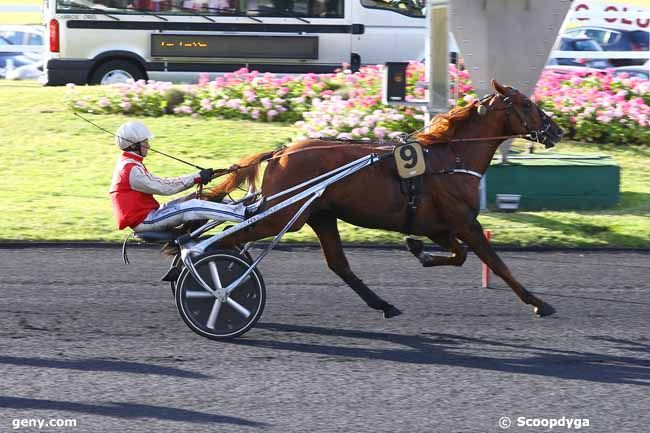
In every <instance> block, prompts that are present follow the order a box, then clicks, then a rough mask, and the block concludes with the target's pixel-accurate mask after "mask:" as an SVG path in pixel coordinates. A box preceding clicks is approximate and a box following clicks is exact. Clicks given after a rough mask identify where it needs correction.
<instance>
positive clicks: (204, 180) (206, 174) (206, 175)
mask: <svg viewBox="0 0 650 433" xmlns="http://www.w3.org/2000/svg"><path fill="white" fill-rule="evenodd" d="M199 176H201V185H207V184H208V183H210V181H211V180H212V176H214V170H213V169H211V168H206V169H205V170H201V171H200V172H199Z"/></svg>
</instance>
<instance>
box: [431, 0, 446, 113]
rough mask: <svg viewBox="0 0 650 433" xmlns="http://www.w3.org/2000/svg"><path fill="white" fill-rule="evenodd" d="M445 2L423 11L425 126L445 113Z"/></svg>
mask: <svg viewBox="0 0 650 433" xmlns="http://www.w3.org/2000/svg"><path fill="white" fill-rule="evenodd" d="M448 4H449V3H448V2H447V1H436V0H433V1H431V2H429V6H428V7H427V39H426V43H425V50H426V57H425V74H426V81H427V83H428V89H429V90H428V102H427V113H426V116H425V122H426V123H427V124H428V123H429V121H430V120H431V117H433V116H435V115H436V114H438V113H443V112H446V111H448V109H449V41H448V38H449V13H448V9H449V6H448Z"/></svg>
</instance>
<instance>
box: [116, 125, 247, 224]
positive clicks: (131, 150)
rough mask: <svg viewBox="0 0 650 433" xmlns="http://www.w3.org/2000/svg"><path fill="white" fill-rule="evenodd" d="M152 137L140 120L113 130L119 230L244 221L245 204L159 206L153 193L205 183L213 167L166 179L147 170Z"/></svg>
mask: <svg viewBox="0 0 650 433" xmlns="http://www.w3.org/2000/svg"><path fill="white" fill-rule="evenodd" d="M151 138H153V135H152V134H151V132H150V131H149V129H148V128H147V127H146V126H145V125H144V124H143V123H141V122H127V123H125V124H123V125H122V126H120V127H119V128H118V129H117V132H116V133H115V143H116V144H117V147H119V148H120V149H121V150H122V155H121V156H120V159H119V160H118V161H117V165H116V166H115V171H114V172H113V181H112V182H111V189H110V195H111V202H112V204H113V212H114V214H115V219H116V220H117V226H118V228H119V229H120V230H122V229H124V228H126V227H130V228H132V229H133V231H135V232H136V233H137V232H150V231H165V230H168V229H171V228H173V227H176V226H179V225H181V224H183V223H185V222H188V221H195V220H206V219H209V220H216V221H234V222H240V221H242V220H244V217H245V213H246V207H245V206H244V205H243V204H238V205H231V204H226V203H215V202H211V201H206V200H197V199H192V200H187V201H182V199H177V200H173V201H170V202H169V203H167V204H166V205H165V206H163V207H160V204H159V203H158V202H157V201H156V199H155V198H154V197H153V194H159V195H173V194H176V193H179V192H181V191H185V190H186V189H189V188H191V187H192V186H193V185H196V184H202V185H205V184H207V183H208V182H210V180H212V176H213V175H214V170H213V169H211V168H207V169H204V170H201V171H200V172H198V173H193V174H188V175H185V176H179V177H169V178H161V177H158V176H155V175H153V174H151V173H149V171H148V170H147V168H146V167H145V166H144V164H143V163H142V161H143V159H144V158H145V157H146V156H147V153H148V152H149V147H150V146H149V140H150V139H151Z"/></svg>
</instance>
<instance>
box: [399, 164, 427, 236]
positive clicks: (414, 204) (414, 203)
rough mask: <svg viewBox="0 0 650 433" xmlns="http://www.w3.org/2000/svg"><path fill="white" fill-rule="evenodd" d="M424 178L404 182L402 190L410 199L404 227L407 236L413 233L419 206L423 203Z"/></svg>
mask: <svg viewBox="0 0 650 433" xmlns="http://www.w3.org/2000/svg"><path fill="white" fill-rule="evenodd" d="M422 178H423V176H416V177H411V178H409V179H403V180H402V190H403V191H404V193H406V195H407V197H408V203H407V204H406V219H405V221H404V225H403V226H402V233H404V234H407V235H408V234H410V233H411V232H412V229H413V223H414V222H415V214H416V213H417V210H418V205H419V204H420V201H421V196H422Z"/></svg>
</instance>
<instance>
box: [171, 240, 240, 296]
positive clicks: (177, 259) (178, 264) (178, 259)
mask: <svg viewBox="0 0 650 433" xmlns="http://www.w3.org/2000/svg"><path fill="white" fill-rule="evenodd" d="M208 251H215V250H213V249H210V248H208ZM232 253H236V254H238V255H239V256H240V257H243V258H244V259H245V260H247V261H248V262H249V263H253V257H251V255H250V253H249V252H248V251H244V249H243V248H242V247H241V246H239V245H238V246H236V247H235V249H233V250H232ZM171 267H172V268H175V269H178V274H177V275H179V276H180V272H181V271H182V270H183V262H181V255H180V254H176V255H175V256H174V259H173V260H172V264H171ZM177 282H178V278H176V279H174V280H172V281H170V282H169V286H170V287H171V289H172V296H176V283H177Z"/></svg>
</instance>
